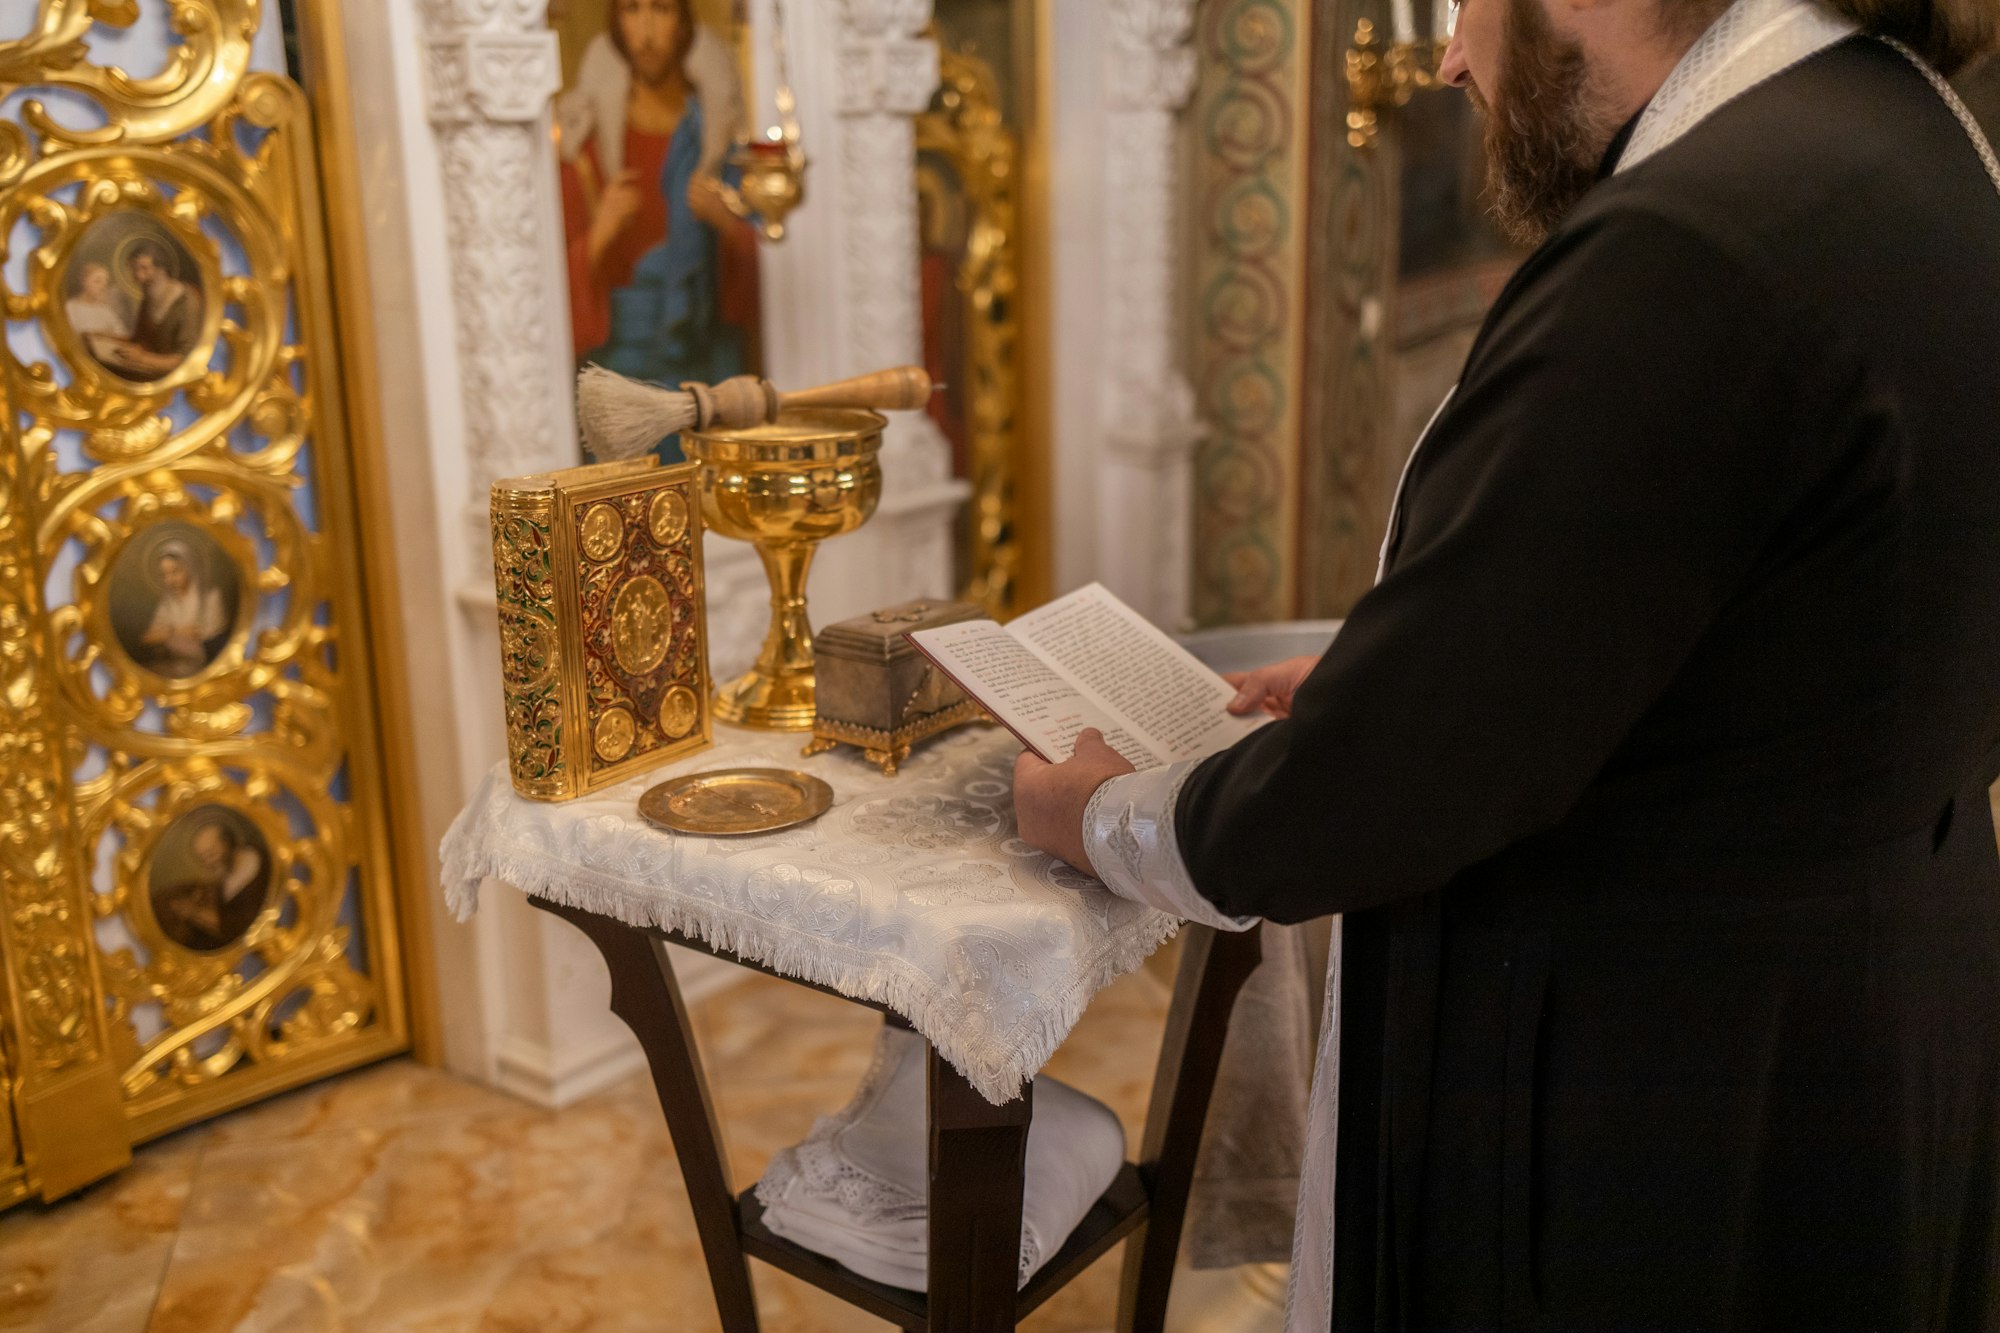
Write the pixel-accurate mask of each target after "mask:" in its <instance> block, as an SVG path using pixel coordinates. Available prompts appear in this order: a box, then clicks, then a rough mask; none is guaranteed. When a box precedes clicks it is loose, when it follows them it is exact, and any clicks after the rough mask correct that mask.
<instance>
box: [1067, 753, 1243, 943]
mask: <svg viewBox="0 0 2000 1333" xmlns="http://www.w3.org/2000/svg"><path fill="white" fill-rule="evenodd" d="M1200 762H1201V761H1200V760H1199V759H1184V760H1182V761H1181V762H1180V763H1178V764H1170V765H1168V766H1167V767H1165V768H1149V769H1147V770H1145V771H1144V772H1142V773H1127V774H1125V775H1124V776H1123V777H1116V778H1113V779H1111V780H1110V781H1109V782H1106V783H1104V784H1103V785H1102V786H1100V787H1099V788H1098V789H1097V791H1096V794H1094V795H1093V796H1092V797H1091V798H1090V804H1089V805H1087V806H1085V807H1084V811H1083V847H1084V851H1086V852H1087V853H1089V855H1090V864H1091V865H1092V866H1094V867H1095V868H1096V870H1097V876H1098V878H1099V879H1101V880H1103V881H1104V884H1105V887H1106V888H1108V889H1110V890H1111V891H1112V892H1113V893H1115V894H1117V895H1118V896H1119V897H1121V898H1130V899H1131V900H1132V901H1134V902H1140V903H1144V904H1146V905H1147V906H1148V907H1154V908H1158V909H1159V910H1160V911H1162V912H1167V913H1171V914H1172V915H1174V916H1177V917H1180V918H1182V919H1183V920H1187V921H1196V922H1199V923H1200V924H1202V925H1204V926H1214V927H1215V928H1216V929H1218V930H1248V929H1250V927H1252V926H1254V925H1256V924H1257V918H1256V917H1254V916H1225V915H1223V914H1222V913H1221V912H1219V911H1217V910H1216V907H1215V904H1214V903H1212V902H1210V901H1209V900H1208V899H1206V898H1204V897H1202V896H1201V893H1200V891H1199V890H1197V889H1196V888H1195V886H1194V881H1193V879H1191V878H1189V876H1188V870H1187V863H1186V862H1184V861H1182V860H1181V849H1180V843H1179V841H1178V840H1177V839H1176V838H1175V836H1174V805H1175V803H1176V802H1177V801H1179V799H1180V794H1181V784H1182V783H1184V782H1186V781H1187V776H1188V774H1190V773H1192V772H1194V767H1195V765H1196V764H1198V763H1200Z"/></svg>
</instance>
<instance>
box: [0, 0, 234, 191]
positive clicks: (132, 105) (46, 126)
mask: <svg viewBox="0 0 2000 1333" xmlns="http://www.w3.org/2000/svg"><path fill="white" fill-rule="evenodd" d="M171 4H172V8H171V9H170V10H169V11H168V22H169V23H170V25H171V26H172V28H173V31H174V34H175V36H177V37H178V38H179V39H180V40H179V41H178V42H176V43H175V44H174V45H172V46H171V47H169V48H168V51H167V62H166V65H165V67H164V68H162V69H161V70H160V72H159V73H157V74H153V75H149V76H147V77H145V78H133V77H132V76H131V75H130V74H127V73H126V72H125V71H124V70H122V69H117V68H115V67H111V66H105V65H96V64H92V63H91V61H90V58H89V57H90V42H89V36H88V34H89V32H90V28H91V25H92V24H95V23H103V24H107V25H110V26H112V27H121V28H122V27H129V26H131V24H132V23H133V22H134V21H135V20H136V19H137V18H138V17H139V5H138V0H41V7H40V10H39V11H38V12H37V14H36V16H35V20H34V22H33V23H32V24H30V25H29V28H28V31H27V34H26V35H25V36H22V37H17V38H15V39H13V40H12V41H8V42H0V87H4V86H5V85H8V84H16V85H18V84H37V85H48V86H52V87H64V88H74V89H76V90H77V91H79V92H82V93H84V94H86V95H88V96H89V97H90V98H91V99H92V100H93V101H95V102H96V103H97V104H98V105H99V106H101V107H103V109H104V118H105V120H104V124H103V125H102V126H97V127H88V128H76V127H71V126H65V125H62V124H61V123H60V122H58V121H57V120H56V119H55V118H54V117H53V116H51V115H50V113H49V110H48V108H47V107H46V106H44V105H43V104H42V103H41V102H40V101H38V100H33V99H31V100H29V101H26V102H24V103H22V105H21V113H20V114H21V121H22V124H23V125H25V126H26V127H28V128H29V129H32V130H34V131H35V132H37V133H38V134H40V135H41V136H43V138H44V139H46V140H49V141H68V142H70V143H74V144H151V143H160V142H163V141H165V140H169V139H173V138H176V137H177V136H179V135H182V134H185V133H187V132H188V131H189V130H192V129H195V128H197V127H199V126H202V125H205V124H207V123H208V122H210V121H212V120H214V119H215V118H216V117H217V116H219V115H220V114H222V112H223V110H224V109H225V108H226V107H228V106H229V104H230V103H231V102H232V101H234V100H236V96H237V88H238V86H239V85H240V84H241V83H242V81H243V78H244V75H245V73H246V72H247V71H248V70H249V68H250V39H251V38H252V37H254V36H256V34H257V25H258V23H259V21H260V19H261V17H262V10H263V4H262V0H171ZM4 149H5V146H4V145H0V165H4V163H5V162H6V160H7V158H8V156H10V155H9V154H7V153H6V152H5V151H4ZM12 183H13V178H12V177H11V176H9V175H7V174H6V173H5V172H4V171H0V186H4V185H9V184H12Z"/></svg>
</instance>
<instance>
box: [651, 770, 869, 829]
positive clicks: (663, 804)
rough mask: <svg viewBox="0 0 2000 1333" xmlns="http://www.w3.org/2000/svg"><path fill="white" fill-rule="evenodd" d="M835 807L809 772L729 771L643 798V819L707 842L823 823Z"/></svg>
mask: <svg viewBox="0 0 2000 1333" xmlns="http://www.w3.org/2000/svg"><path fill="white" fill-rule="evenodd" d="M832 804H833V788H831V787H829V786H827V785H826V784H825V783H824V782H822V781H820V780H819V779H818V778H816V777H814V776H812V774H810V773H799V772H794V771H793V770H791V769H785V768H730V769H722V770H720V771H717V772H713V773H689V774H686V775H685V776H682V777H678V778H669V779H667V780H666V781H665V782H662V783H660V784H659V785H658V786H656V787H650V788H648V789H647V790H646V794H645V795H643V796H641V797H640V798H639V818H641V819H643V820H645V821H646V822H647V823H648V824H651V825H652V826H653V827H654V828H663V829H667V830H670V831H671V832H674V833H700V834H703V835H704V836H708V837H714V836H718V835H722V834H734V833H772V832H775V831H777V830H778V829H783V828H791V827H792V826H793V825H794V824H804V823H806V822H808V821H809V820H814V819H818V818H819V817H820V816H821V815H823V814H825V813H826V812H827V809H828V808H829V807H830V806H832Z"/></svg>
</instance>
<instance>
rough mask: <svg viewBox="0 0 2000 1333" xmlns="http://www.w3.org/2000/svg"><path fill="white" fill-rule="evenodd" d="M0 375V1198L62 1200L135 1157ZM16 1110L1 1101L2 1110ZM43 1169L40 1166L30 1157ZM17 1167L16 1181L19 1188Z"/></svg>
mask: <svg viewBox="0 0 2000 1333" xmlns="http://www.w3.org/2000/svg"><path fill="white" fill-rule="evenodd" d="M16 420H17V415H16V410H15V405H14V403H13V402H12V401H11V399H10V397H9V395H8V393H7V391H6V386H5V385H4V384H0V699H4V700H5V707H4V709H0V773H4V774H5V775H6V779H5V781H0V960H5V963H6V965H5V967H0V974H4V981H5V996H4V1005H0V1008H4V1011H5V1012H4V1017H5V1019H6V1031H5V1034H4V1035H5V1037H6V1040H5V1041H4V1042H0V1050H4V1051H5V1052H6V1054H7V1061H6V1066H7V1067H6V1069H5V1073H6V1075H7V1079H8V1082H9V1084H10V1085H11V1087H10V1091H11V1093H12V1096H11V1098H9V1100H10V1101H11V1102H12V1104H13V1107H12V1109H13V1112H14V1114H15V1115H17V1116H18V1127H17V1125H16V1124H15V1123H13V1122H12V1120H11V1118H10V1121H9V1122H8V1123H6V1124H5V1125H4V1129H5V1130H6V1135H5V1139H6V1140H13V1142H12V1143H11V1144H9V1143H7V1142H5V1141H0V1147H7V1146H12V1147H14V1148H15V1149H16V1150H17V1151H18V1152H19V1153H20V1154H21V1160H22V1164H21V1165H19V1166H15V1167H12V1169H10V1164H9V1163H7V1162H6V1161H4V1160H0V1205H4V1204H6V1203H12V1202H14V1201H15V1200H16V1199H18V1198H20V1197H22V1196H23V1195H25V1194H26V1193H27V1192H28V1190H29V1188H30V1186H31V1184H32V1187H33V1188H34V1189H35V1190H36V1191H37V1192H39V1193H40V1194H41V1195H42V1196H43V1197H44V1198H54V1197H56V1196H58V1195H61V1194H67V1193H69V1192H70V1191H71V1190H74V1189H77V1188H79V1187H81V1186H83V1185H86V1184H88V1183H89V1182H91V1181H92V1180H95V1179H97V1178H98V1177H99V1176H102V1175H106V1174H108V1173H110V1172H112V1171H115V1170H117V1169H118V1168H119V1167H121V1166H123V1165H124V1164H125V1163H126V1162H127V1161H129V1160H131V1156H132V1149H131V1140H130V1139H129V1138H128V1137H127V1135H126V1132H125V1117H124V1112H123V1108H122V1106H121V1098H120V1097H119V1093H118V1075H117V1071H116V1069H115V1068H114V1067H113V1065H112V1061H111V1054H110V1045H109V1042H108V1041H107V1039H106V1037H107V1034H106V1031H105V1026H106V1025H105V1020H104V1006H103V1004H102V1002H101V1000H100V998H99V997H100V996H101V995H102V993H103V982H102V979H101V977H100V976H99V975H98V971H97V955H96V951H95V949H94V948H93V947H92V944H91V940H90V925H89V922H90V919H91V918H90V910H89V906H88V904H87V901H86V895H87V892H88V890H87V887H86V886H87V884H88V880H87V878H86V876H85V874H84V872H83V866H82V865H81V863H80V858H79V856H78V851H77V843H76V837H75V829H74V827H73V816H72V808H71V801H72V792H71V790H70V783H69V780H68V775H67V774H66V772H65V771H64V762H63V761H64V757H65V756H64V749H65V747H64V744H63V729H62V727H61V725H60V722H59V719H58V718H57V716H56V712H55V691H54V690H53V689H52V688H51V687H50V684H49V682H48V681H47V679H46V678H45V673H44V670H43V663H44V662H45V661H46V660H47V652H48V643H47V635H46V633H45V632H44V629H43V625H44V617H43V614H42V612H43V608H42V604H41V601H42V599H41V594H40V589H39V588H38V586H37V583H36V579H35V571H36V569H37V568H38V564H39V562H38V561H36V560H35V558H34V545H33V540H32V537H33V534H32V532H31V531H30V530H29V526H28V514H27V512H26V510H25V502H26V501H27V500H28V498H29V497H30V495H32V493H33V487H32V483H33V481H34V479H35V478H34V471H35V469H34V466H33V462H32V459H33V457H34V454H35V453H36V452H38V451H37V450H35V449H34V448H33V446H28V447H25V448H24V442H23V440H22V438H21V436H20V433H19V431H18V430H17V429H16V427H15V424H14V423H15V421H16ZM5 1111H6V1108H0V1114H4V1113H5ZM30 1165H31V1166H32V1168H33V1172H32V1176H31V1175H30V1172H29V1169H28V1168H29V1166H30ZM9 1177H12V1182H11V1183H12V1186H13V1188H11V1189H10V1188H8V1185H9Z"/></svg>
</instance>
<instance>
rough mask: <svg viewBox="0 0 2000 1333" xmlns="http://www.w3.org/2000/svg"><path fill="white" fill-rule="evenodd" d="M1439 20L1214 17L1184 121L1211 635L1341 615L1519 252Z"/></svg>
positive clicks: (1342, 7) (1218, 11)
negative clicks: (1453, 75) (1490, 183)
mask: <svg viewBox="0 0 2000 1333" xmlns="http://www.w3.org/2000/svg"><path fill="white" fill-rule="evenodd" d="M1441 22H1442V14H1441V11H1440V10H1437V9H1434V10H1433V11H1432V12H1430V13H1426V14H1416V13H1413V12H1412V6H1411V5H1410V3H1409V0H1392V2H1391V3H1377V0H1207V2H1205V3H1203V4H1201V5H1199V6H1198V7H1197V9H1196V31H1195V36H1194V44H1195V47H1196V51H1197V56H1198V62H1199V63H1198V80H1197V84H1196V90H1195V96H1194V102H1193V105H1192V107H1191V108H1190V111H1189V113H1188V115H1187V117H1186V120H1185V123H1184V133H1185V134H1186V136H1187V138H1188V141H1189V149H1188V151H1189V154H1190V157H1191V160H1192V162H1193V168H1192V173H1191V181H1190V188H1189V190H1188V200H1187V205H1186V207H1187V218H1186V227H1185V232H1186V237H1187V247H1188V251H1189V253H1190V255H1191V262H1190V264H1189V279H1188V290H1187V303H1186V304H1187V309H1188V311H1189V317H1188V327H1189V331H1190V332H1189V350H1188V359H1189V363H1190V369H1191V375H1190V377H1191V379H1192V380H1193V382H1194V385H1195V390H1196V394H1197V397H1198V403H1199V410H1200V413H1201V418H1202V422H1203V424H1204V426H1205V427H1206V431H1207V433H1206V436H1205V438H1204V440H1203V442H1202V444H1201V446H1200V448H1199V449H1198V451H1197V453H1196V461H1195V494H1196V502H1195V585H1194V610H1195V616H1196V619H1197V620H1199V621H1201V622H1202V623H1205V624H1215V623H1230V622H1250V621H1262V620H1282V619H1288V618H1291V617H1294V616H1305V617H1315V616H1337V615H1340V614H1343V613H1344V612H1345V611H1346V609H1347V608H1348V607H1349V606H1350V605H1352V604H1353V602H1354V600H1355V599H1356V598H1357V597H1359V596H1360V595H1361V593H1362V592H1363V591H1365V590H1366V589H1367V587H1368V585H1369V583H1370V581H1371V580H1372V578H1373V576H1374V570H1375V553H1376V547H1377V545H1378V544H1379V542H1380V540H1381V536H1382V532H1383V529H1384V527H1385V526H1386V523H1387V519H1388V511H1389V504H1390V500H1391V498H1392V495H1393V492H1394V489H1395V480H1396V476H1397V473H1398V471H1399V470H1400V467H1401V464H1402V460H1403V457H1404V455H1405V454H1406V453H1407V452H1408V450H1409V448H1410V446H1411V445H1412V444H1413V443H1414V442H1415V439H1416V436H1417V433H1418V431H1419V430H1420V429H1421V428H1422V426H1423V424H1424V421H1425V420H1426V419H1427V418H1428V417H1429V415H1430V413H1431V411H1432V409H1434V408H1435V407H1436V406H1437V404H1438V402H1439V401H1440V400H1441V399H1442V397H1443V396H1444V393H1445V391H1446V390H1448V389H1449V388H1450V387H1451V384H1452V382H1453V380H1454V379H1455V378H1456V375H1457V371H1458V367H1459V364H1460V362H1461V361H1462V360H1463V357H1464V354H1465V352H1466V350H1467V348H1468V347H1469V345H1470V341H1471V336H1472V333H1473V331H1474V329H1476V327H1477V325H1478V321H1479V319H1480V317H1481V316H1482V315H1483V313H1484V311H1485V309H1486V306H1487V305H1488V304H1490V303H1491V301H1492V299H1493V297H1494V296H1495V295H1497V294H1498V291H1499V288H1500V286H1501V285H1502V284H1503V283H1504V282H1505V280H1506V276H1507V274H1508V273H1509V272H1511V271H1512V268H1513V266H1514V264H1515V263H1517V262H1518V259H1519V256H1518V255H1517V254H1516V253H1514V252H1513V251H1512V250H1510V249H1509V248H1508V247H1507V246H1506V245H1505V244H1504V243H1503V242H1502V241H1501V239H1500V238H1499V237H1498V236H1497V235H1496V234H1495V233H1494V231H1493V229H1492V227H1491V226H1490V224H1489V223H1488V222H1487V221H1486V219H1485V216H1484V214H1483V211H1482V209H1481V206H1480V198H1479V193H1480V189H1481V173H1482V167H1481V162H1480V157H1479V151H1478V126H1477V123H1476V121H1475V120H1474V118H1473V114H1472V112H1471V109H1470V107H1469V106H1468V105H1467V104H1466V100H1465V99H1464V98H1463V97H1462V96H1461V95H1459V94H1457V93H1455V92H1452V91H1450V90H1444V89H1440V88H1438V87H1436V85H1435V81H1434V79H1433V78H1432V77H1431V76H1432V74H1433V73H1434V71H1435V69H1436V62H1437V59H1438V57H1439V55H1440V54H1441V48H1440V47H1439V46H1438V45H1437V44H1436V42H1435V40H1434V34H1436V33H1440V32H1442V28H1441V27H1440V26H1439V25H1440V23H1441Z"/></svg>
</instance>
